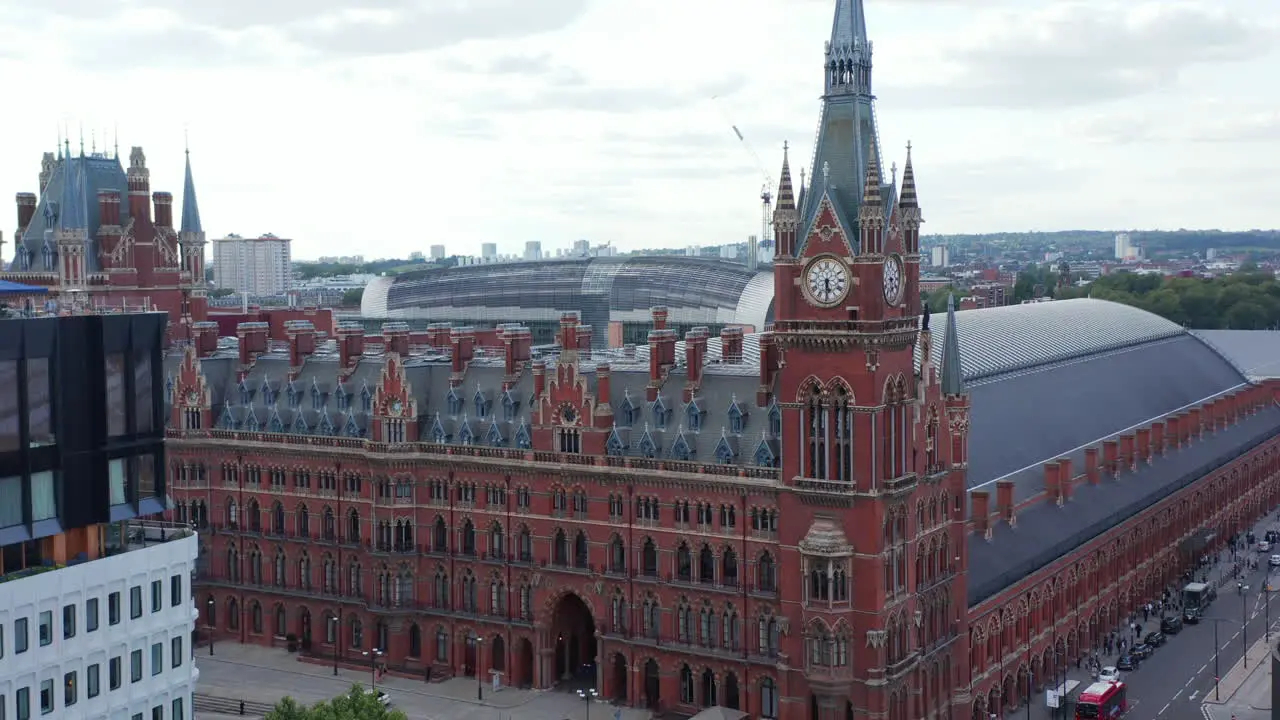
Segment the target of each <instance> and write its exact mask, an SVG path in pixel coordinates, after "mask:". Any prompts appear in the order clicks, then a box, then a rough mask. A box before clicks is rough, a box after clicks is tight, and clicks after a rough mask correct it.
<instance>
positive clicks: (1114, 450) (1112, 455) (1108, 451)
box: [1102, 440, 1120, 477]
mask: <svg viewBox="0 0 1280 720" xmlns="http://www.w3.org/2000/svg"><path fill="white" fill-rule="evenodd" d="M1119 460H1120V445H1119V443H1117V442H1116V441H1115V440H1103V441H1102V468H1103V470H1104V471H1105V472H1106V474H1107V477H1115V476H1116V475H1118V474H1119V472H1120V462H1119Z"/></svg>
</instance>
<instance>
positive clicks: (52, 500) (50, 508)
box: [31, 470, 58, 522]
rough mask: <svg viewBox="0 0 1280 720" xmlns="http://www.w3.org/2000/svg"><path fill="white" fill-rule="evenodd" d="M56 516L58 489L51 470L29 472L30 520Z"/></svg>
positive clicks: (47, 518)
mask: <svg viewBox="0 0 1280 720" xmlns="http://www.w3.org/2000/svg"><path fill="white" fill-rule="evenodd" d="M57 516H58V490H57V483H56V482H55V480H54V473H53V471H52V470H46V471H44V472H37V473H31V520H32V521H33V522H34V521H37V520H49V519H50V518H55V517H57Z"/></svg>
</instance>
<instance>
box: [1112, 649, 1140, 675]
mask: <svg viewBox="0 0 1280 720" xmlns="http://www.w3.org/2000/svg"><path fill="white" fill-rule="evenodd" d="M1138 662H1139V661H1138V658H1136V657H1134V656H1132V655H1130V654H1129V653H1125V654H1123V655H1121V656H1120V659H1119V660H1116V669H1117V670H1125V671H1130V670H1137V669H1138Z"/></svg>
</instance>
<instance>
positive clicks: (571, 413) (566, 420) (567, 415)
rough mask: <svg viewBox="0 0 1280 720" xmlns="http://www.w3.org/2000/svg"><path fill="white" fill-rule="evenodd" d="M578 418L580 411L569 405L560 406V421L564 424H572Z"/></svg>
mask: <svg viewBox="0 0 1280 720" xmlns="http://www.w3.org/2000/svg"><path fill="white" fill-rule="evenodd" d="M577 419H578V412H577V411H576V410H574V409H573V408H572V407H571V406H569V405H562V406H561V407H560V423H561V424H562V425H572V424H573V423H574V422H576V421H577Z"/></svg>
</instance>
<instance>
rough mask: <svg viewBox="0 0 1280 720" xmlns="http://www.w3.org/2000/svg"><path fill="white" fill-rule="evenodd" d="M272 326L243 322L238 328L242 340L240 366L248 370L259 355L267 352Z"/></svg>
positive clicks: (238, 336) (237, 331) (238, 335)
mask: <svg viewBox="0 0 1280 720" xmlns="http://www.w3.org/2000/svg"><path fill="white" fill-rule="evenodd" d="M270 331H271V326H270V325H268V324H267V323H264V322H242V323H240V324H239V325H237V326H236V337H237V338H239V340H240V366H241V367H242V368H247V367H249V366H250V365H252V364H253V361H254V360H256V359H257V358H258V356H259V355H261V354H262V353H264V352H266V351H267V333H269V332H270Z"/></svg>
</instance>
